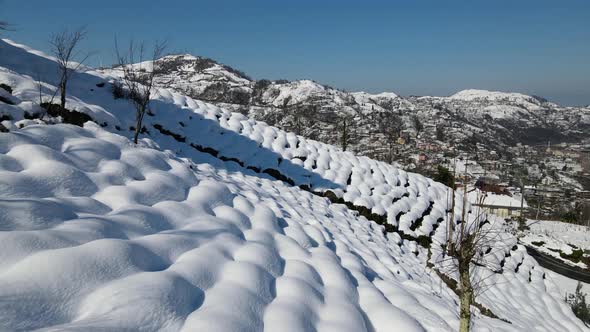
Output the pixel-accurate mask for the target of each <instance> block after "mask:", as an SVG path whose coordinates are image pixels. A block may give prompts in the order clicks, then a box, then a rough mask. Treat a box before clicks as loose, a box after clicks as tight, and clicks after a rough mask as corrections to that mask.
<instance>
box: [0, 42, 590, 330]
mask: <svg viewBox="0 0 590 332" xmlns="http://www.w3.org/2000/svg"><path fill="white" fill-rule="evenodd" d="M0 52H2V55H3V56H2V57H1V58H0V82H2V83H7V84H9V85H11V86H12V87H13V88H14V92H13V98H14V102H15V104H16V105H14V106H9V105H6V104H3V103H0V114H4V115H10V116H11V117H12V119H11V120H7V121H5V122H6V123H7V125H8V126H7V127H9V128H11V132H9V133H1V134H0V206H1V209H0V238H1V239H0V241H1V243H2V244H3V250H2V251H0V285H4V287H0V330H32V329H38V328H48V329H51V330H92V329H94V330H147V331H155V330H163V331H177V330H211V331H236V330H240V331H260V330H263V329H264V330H268V331H277V330H281V331H305V330H312V331H314V330H315V331H389V330H391V328H392V326H395V327H397V328H398V329H400V330H402V331H434V330H436V331H453V330H457V328H458V305H457V303H458V298H457V296H456V295H455V294H454V293H453V292H452V290H450V289H449V288H448V287H447V286H446V285H445V284H444V283H443V282H442V281H441V279H440V278H439V277H438V276H437V274H436V273H435V272H434V271H433V270H432V269H431V268H429V267H427V265H426V263H427V262H428V261H430V262H432V263H434V264H436V265H437V266H440V267H441V269H443V270H445V269H446V267H445V266H444V259H442V258H441V251H440V246H437V245H433V246H432V248H431V249H432V257H431V258H430V257H429V254H428V250H427V249H425V248H423V247H421V246H419V245H417V243H416V242H414V241H411V240H402V239H401V237H400V235H399V234H397V233H387V234H385V233H384V232H383V226H380V225H377V224H376V223H375V222H372V221H369V220H367V219H366V218H365V217H363V216H360V215H359V214H358V213H357V212H356V211H353V210H350V209H348V208H347V207H346V206H345V205H343V204H332V203H331V202H330V201H329V200H328V199H326V198H323V197H321V196H319V195H315V194H313V193H311V192H308V191H305V190H302V189H300V188H299V187H298V186H299V185H307V186H309V187H311V190H313V191H316V192H318V193H321V192H323V191H326V190H331V191H333V192H334V193H335V194H336V195H337V196H338V197H342V198H344V199H345V200H346V201H348V202H352V203H354V204H355V205H359V206H364V207H366V208H368V209H370V210H371V211H372V212H373V213H377V214H381V215H385V216H386V217H387V221H388V222H389V223H391V224H393V225H395V226H397V227H399V229H400V230H401V231H403V232H404V233H405V234H407V235H410V236H420V235H425V236H432V238H433V241H435V242H434V244H441V243H443V242H444V241H445V238H444V236H445V234H446V224H445V223H444V222H441V220H442V219H444V217H445V215H446V213H445V211H446V210H447V209H448V208H449V206H450V204H449V202H448V199H447V197H448V188H446V187H444V186H443V185H442V184H439V183H435V182H433V181H432V180H431V179H428V178H425V177H422V176H420V175H417V174H413V173H408V172H405V171H403V170H400V169H398V168H396V167H394V166H392V165H388V164H385V163H381V162H377V161H374V160H371V159H369V158H366V157H357V156H355V155H353V154H351V153H348V152H342V151H340V150H339V149H336V148H334V147H332V146H329V145H326V144H321V143H319V142H316V141H313V140H308V139H305V138H303V137H300V136H297V135H294V134H292V133H287V132H284V131H281V130H278V129H277V128H275V127H271V126H268V125H266V124H264V123H261V122H257V121H254V120H251V119H248V118H246V117H245V116H243V115H241V114H238V113H231V112H229V111H227V110H224V109H221V108H219V107H216V106H213V105H210V104H207V103H204V102H202V101H199V100H194V99H191V98H189V97H186V96H183V95H181V94H178V93H174V92H172V91H170V90H167V89H159V90H158V91H157V94H155V97H154V99H153V100H152V102H151V104H150V105H151V106H150V108H151V109H152V110H153V113H154V116H146V118H145V126H146V128H147V129H148V131H149V134H146V135H142V139H141V140H140V142H139V144H138V145H137V146H136V145H134V144H132V143H131V142H130V141H129V139H128V138H129V137H130V136H131V135H132V131H130V130H128V128H129V127H130V126H132V125H133V124H134V122H133V117H134V115H133V110H132V108H131V105H130V103H129V102H128V101H127V100H124V99H118V100H114V99H113V97H112V95H111V92H110V89H109V87H108V82H111V81H112V80H113V79H114V78H113V77H109V76H107V75H104V74H101V73H98V72H94V71H87V72H85V73H78V74H76V75H74V76H73V77H72V81H71V82H70V83H71V84H70V86H71V90H70V91H69V92H70V95H69V98H68V101H67V107H68V108H70V109H75V110H76V111H78V112H83V113H86V114H89V115H91V116H92V117H93V118H94V119H95V121H96V122H98V123H99V124H100V126H99V125H97V124H95V123H92V122H87V123H86V124H85V126H84V128H80V127H75V126H72V125H66V124H55V125H47V124H37V123H43V121H41V120H24V118H23V116H24V112H25V110H31V111H35V112H41V109H40V108H39V107H38V106H37V105H36V104H35V101H36V100H38V98H39V96H38V94H39V92H38V91H39V90H38V89H39V88H38V86H37V84H36V82H35V79H34V77H35V73H39V75H41V76H42V77H43V80H44V82H45V83H44V84H43V86H42V95H43V96H42V97H44V98H48V96H49V95H50V94H51V93H52V91H53V90H52V89H53V88H54V82H55V79H56V74H55V71H54V69H55V67H54V66H55V65H54V64H53V62H52V61H51V60H50V59H49V58H47V57H44V56H43V55H42V54H40V53H38V52H36V51H35V52H33V51H31V50H29V49H27V48H25V47H22V46H19V45H16V44H14V43H10V42H6V41H5V42H0ZM105 82H106V83H107V85H106V86H105V87H103V88H100V87H98V86H97V83H105ZM43 119H44V120H47V121H49V120H51V119H47V118H43ZM51 121H54V120H51ZM156 125H159V126H160V127H161V128H164V129H166V130H169V131H171V132H173V133H175V134H177V135H180V136H181V137H182V138H183V140H177V139H174V138H173V137H171V136H169V135H167V134H165V133H163V132H161V131H160V130H158V129H157V127H156ZM20 126H22V127H23V128H22V129H18V127H20ZM117 128H119V129H117ZM191 143H192V144H193V145H195V146H197V145H198V146H200V147H201V150H203V148H210V149H215V151H217V153H216V154H217V155H216V156H214V155H212V154H211V153H204V152H201V151H199V150H197V149H195V148H193V147H191V145H190V144H191ZM222 157H223V158H222ZM224 159H225V161H224ZM232 160H237V161H238V162H239V163H238V162H236V161H232ZM240 163H241V164H243V165H240ZM248 167H250V168H248ZM256 169H259V170H261V172H258V171H256ZM265 169H274V170H276V171H278V172H280V174H282V175H284V176H286V177H288V178H289V179H291V180H292V181H293V184H294V185H290V184H288V183H286V182H285V181H278V180H277V179H276V178H273V177H272V176H270V175H268V174H266V173H264V172H262V170H265ZM460 202H461V200H460V198H459V199H458V203H459V204H457V205H456V207H455V209H456V210H455V212H458V211H461V209H462V205H461V204H460ZM428 211H429V212H428ZM400 213H401V214H400ZM397 216H399V218H397ZM490 219H491V221H492V222H490V223H489V224H487V225H486V226H485V227H487V228H489V229H491V230H497V229H499V228H500V227H503V223H502V221H501V220H497V219H496V218H493V217H492V216H490ZM473 222H474V220H472V219H470V220H469V223H473ZM435 226H436V227H435ZM435 228H436V229H435ZM515 244H516V238H514V237H513V236H511V235H510V234H509V233H502V234H500V235H499V237H498V238H497V239H495V242H494V243H490V244H489V245H490V248H492V249H493V250H491V251H490V254H489V260H490V262H493V263H494V264H495V266H499V264H501V263H503V264H504V265H503V266H504V269H503V272H501V273H493V272H491V270H489V269H486V268H476V269H475V271H476V273H478V274H481V275H485V274H490V277H489V278H487V279H486V280H489V286H490V289H489V290H488V291H487V292H485V293H484V294H483V295H482V297H481V299H480V300H479V301H481V303H482V304H483V305H485V306H486V307H488V308H490V309H491V310H492V311H493V312H494V313H495V314H496V315H498V316H500V317H502V318H504V319H507V320H509V321H510V322H511V324H509V323H506V322H503V321H501V320H497V319H491V318H488V317H486V316H483V315H482V314H481V313H479V311H477V310H475V309H474V310H475V313H474V330H476V331H492V330H493V331H514V330H526V329H530V328H531V327H533V328H534V329H535V330H539V331H555V330H567V331H586V330H587V329H585V327H584V326H583V325H582V323H581V322H580V321H578V320H577V319H576V318H575V317H574V316H573V313H572V312H571V310H570V309H569V308H568V307H567V305H566V304H565V303H563V300H562V298H561V297H557V296H553V295H552V294H551V293H549V292H548V291H547V289H548V287H550V286H551V285H549V284H547V283H546V281H545V280H544V279H543V278H541V277H540V275H541V274H542V272H543V269H542V268H541V267H540V266H538V265H537V264H536V262H535V261H534V260H533V259H532V258H531V257H530V256H528V255H527V254H526V251H524V248H523V247H522V246H516V249H514V250H513V246H514V245H515ZM517 267H519V268H518V269H517ZM445 271H446V270H445ZM517 271H518V272H517ZM531 271H532V272H531ZM448 272H449V274H451V275H452V273H451V272H450V271H448ZM533 272H534V273H533ZM531 276H532V277H531ZM531 304H534V305H531ZM525 308H526V310H525Z"/></svg>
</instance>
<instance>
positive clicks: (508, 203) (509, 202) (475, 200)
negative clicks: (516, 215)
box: [467, 188, 528, 208]
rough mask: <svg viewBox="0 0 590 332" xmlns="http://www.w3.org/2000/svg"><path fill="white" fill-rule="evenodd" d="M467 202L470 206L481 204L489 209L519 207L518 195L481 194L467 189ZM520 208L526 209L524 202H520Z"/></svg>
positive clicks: (526, 205) (519, 199)
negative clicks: (489, 207)
mask: <svg viewBox="0 0 590 332" xmlns="http://www.w3.org/2000/svg"><path fill="white" fill-rule="evenodd" d="M467 196H468V200H469V202H470V203H471V204H481V205H485V206H491V207H518V208H520V206H521V196H520V194H513V195H512V196H510V195H503V194H496V193H493V192H482V191H481V190H479V189H476V188H470V189H468V193H467ZM522 207H523V208H528V204H527V202H526V200H524V201H522Z"/></svg>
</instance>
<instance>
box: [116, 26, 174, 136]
mask: <svg viewBox="0 0 590 332" xmlns="http://www.w3.org/2000/svg"><path fill="white" fill-rule="evenodd" d="M166 47H167V43H166V41H156V42H154V43H153V46H152V51H151V52H150V54H149V58H148V59H147V60H148V61H145V60H146V59H145V57H146V52H147V51H146V46H145V43H144V42H140V43H136V42H134V41H133V40H131V41H129V45H128V47H127V51H126V52H125V53H123V52H122V51H121V48H120V47H119V42H118V40H117V38H116V37H115V53H116V56H117V62H118V68H119V69H120V70H121V72H122V81H123V85H124V86H125V88H126V89H127V94H128V95H127V96H128V97H129V99H130V100H131V101H132V102H133V105H134V106H135V110H136V113H135V122H136V123H135V134H134V137H133V141H134V142H135V143H136V144H137V139H138V137H139V134H140V133H141V131H142V123H143V118H144V116H145V113H146V111H147V108H148V105H149V102H150V99H151V96H152V90H153V88H154V81H155V79H156V78H157V77H158V76H159V75H161V73H162V71H161V68H160V65H159V63H158V62H157V61H156V60H158V59H159V58H161V57H162V56H163V55H164V52H165V50H166Z"/></svg>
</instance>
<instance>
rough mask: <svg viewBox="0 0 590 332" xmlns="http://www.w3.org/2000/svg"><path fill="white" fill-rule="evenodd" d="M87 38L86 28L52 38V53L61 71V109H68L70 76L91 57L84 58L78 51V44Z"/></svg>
mask: <svg viewBox="0 0 590 332" xmlns="http://www.w3.org/2000/svg"><path fill="white" fill-rule="evenodd" d="M85 36H86V30H85V29H84V28H78V29H77V30H74V31H69V30H63V31H62V32H60V33H58V34H55V35H53V36H52V37H51V41H50V44H51V52H52V53H53V55H54V56H55V59H56V61H57V66H58V71H59V83H58V87H59V91H60V105H61V108H65V107H66V88H67V85H68V80H69V79H70V76H71V75H72V73H73V72H75V71H77V70H78V69H79V68H80V66H82V64H83V63H84V61H86V59H88V56H89V55H85V56H84V57H81V54H80V53H79V52H77V51H76V48H77V46H78V43H80V41H82V40H83V39H84V37H85ZM76 59H78V60H76ZM76 62H77V63H76Z"/></svg>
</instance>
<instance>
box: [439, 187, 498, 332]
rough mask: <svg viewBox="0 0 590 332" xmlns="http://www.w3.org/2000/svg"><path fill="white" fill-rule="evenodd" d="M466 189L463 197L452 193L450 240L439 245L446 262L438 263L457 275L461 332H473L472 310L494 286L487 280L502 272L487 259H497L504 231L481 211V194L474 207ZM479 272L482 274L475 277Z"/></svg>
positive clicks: (448, 236)
mask: <svg viewBox="0 0 590 332" xmlns="http://www.w3.org/2000/svg"><path fill="white" fill-rule="evenodd" d="M466 188H467V187H466V186H465V185H464V186H463V190H462V191H463V195H458V194H457V192H456V190H455V188H453V189H451V190H449V193H450V195H451V197H450V202H449V204H450V205H451V207H450V209H449V210H447V218H446V219H447V223H446V227H447V230H446V231H447V233H446V236H447V238H446V239H445V242H444V243H439V245H440V247H442V248H443V250H442V257H443V259H442V260H439V261H438V262H437V263H438V264H440V266H441V267H444V268H446V272H447V273H449V272H450V273H457V274H458V279H459V280H458V287H457V289H456V290H455V291H456V293H457V295H458V296H459V300H460V306H459V322H460V328H459V331H460V332H468V331H469V330H470V327H471V306H473V305H476V306H478V307H479V308H480V309H482V307H481V306H480V305H479V304H478V303H477V302H476V298H477V297H478V296H480V295H481V294H482V293H484V292H485V291H486V290H487V289H488V288H489V287H490V285H491V284H489V283H486V280H487V279H488V278H490V277H491V276H493V275H494V272H497V271H498V269H499V267H498V266H496V265H497V264H496V263H495V261H494V260H493V259H492V260H491V261H488V257H492V256H495V254H493V253H492V248H493V247H494V243H496V242H497V240H498V237H499V236H500V232H501V231H502V230H501V229H500V228H498V227H495V225H493V224H492V223H491V222H490V221H489V220H488V216H487V213H486V212H485V211H484V209H483V208H482V206H483V205H484V203H485V195H483V194H478V195H477V197H476V202H475V204H474V205H470V204H469V203H468V202H467V189H466ZM478 193H479V192H478ZM504 249H505V248H502V247H499V248H496V250H504ZM445 265H446V266H445ZM477 269H482V270H479V273H476V271H478V270H477ZM483 270H487V271H488V272H489V274H488V275H487V276H485V274H484V273H482V272H481V271H483Z"/></svg>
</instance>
